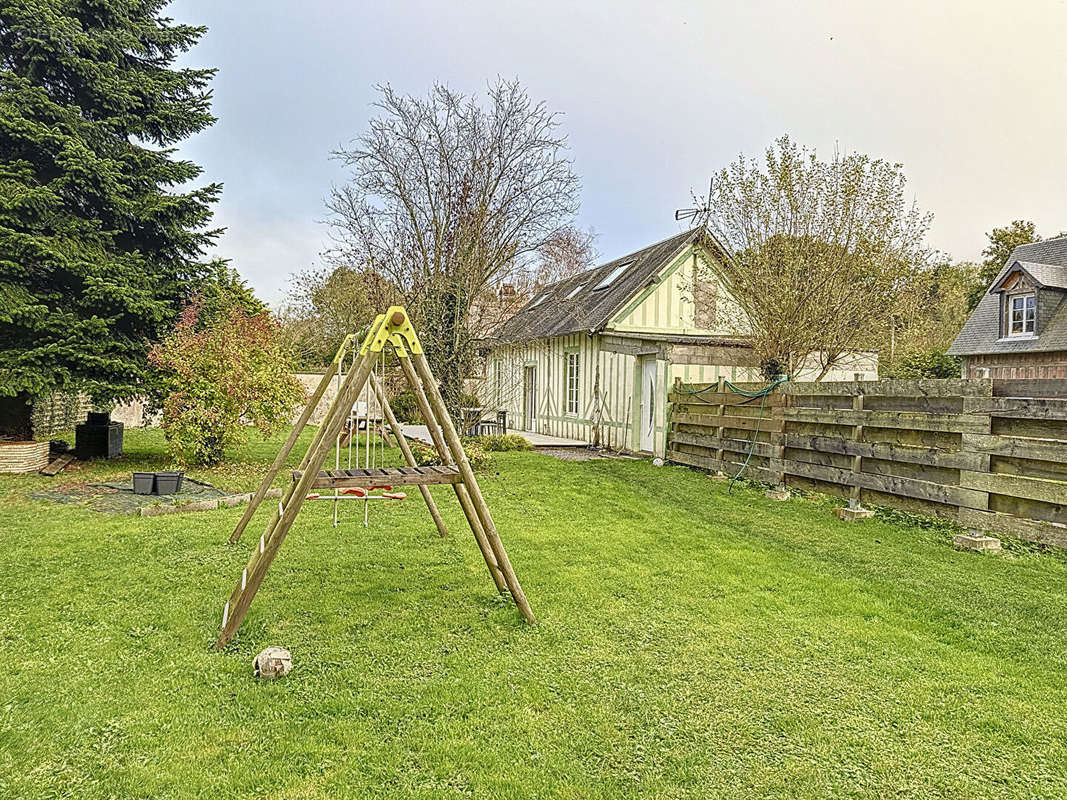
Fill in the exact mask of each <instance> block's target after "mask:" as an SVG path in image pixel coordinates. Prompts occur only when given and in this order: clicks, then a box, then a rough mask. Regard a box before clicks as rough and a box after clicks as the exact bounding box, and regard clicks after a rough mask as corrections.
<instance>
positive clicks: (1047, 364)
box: [948, 236, 1067, 378]
mask: <svg viewBox="0 0 1067 800" xmlns="http://www.w3.org/2000/svg"><path fill="white" fill-rule="evenodd" d="M1065 300H1067V236H1061V237H1058V238H1056V239H1048V240H1046V241H1044V242H1035V243H1033V244H1023V245H1019V246H1018V247H1016V248H1015V249H1014V250H1012V251H1011V256H1010V257H1009V258H1008V261H1007V263H1006V264H1005V265H1004V269H1002V270H1001V271H1000V274H998V275H997V277H996V280H994V281H993V283H992V284H991V285H990V287H989V291H987V292H986V294H985V296H984V297H982V301H981V302H980V303H979V304H978V307H977V308H975V310H974V313H973V314H971V317H970V319H968V320H967V323H966V324H965V325H964V326H963V330H961V331H960V335H959V336H957V337H956V341H955V342H953V343H952V347H950V348H949V349H948V353H949V355H953V356H962V357H963V377H965V378H1067V302H1065Z"/></svg>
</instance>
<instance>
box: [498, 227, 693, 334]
mask: <svg viewBox="0 0 1067 800" xmlns="http://www.w3.org/2000/svg"><path fill="white" fill-rule="evenodd" d="M703 232H704V231H703V229H702V228H693V229H691V230H688V231H685V232H684V233H679V234H677V235H676V236H672V237H670V238H669V239H664V240H663V241H661V242H656V243H655V244H653V245H649V246H648V247H645V248H644V249H642V250H638V251H636V252H634V253H629V254H627V255H625V256H622V257H621V258H616V259H615V260H613V261H609V262H607V263H606V264H601V265H600V266H599V267H594V268H593V269H590V270H586V271H585V272H582V273H579V274H578V275H574V276H572V277H570V278H565V279H563V280H562V281H558V282H557V283H553V284H550V285H549V286H547V287H545V288H544V289H542V290H541V291H540V292H539V293H538V294H536V295H535V296H534V297H533V299H531V300H530V302H529V303H527V304H526V305H525V306H523V307H522V308H521V309H520V310H519V312H518V313H517V314H515V316H513V317H512V318H511V319H509V320H508V321H507V322H505V323H504V324H503V325H501V326H500V328H499V329H498V330H497V331H496V332H495V336H494V338H496V339H499V340H501V341H505V342H523V341H529V340H530V339H542V338H544V337H546V336H562V335H564V334H567V333H575V332H578V331H582V332H589V331H596V330H601V329H602V328H603V327H604V326H605V325H607V324H608V323H609V322H610V321H611V318H612V317H614V316H615V314H617V313H618V312H619V310H620V309H621V308H622V307H623V306H624V305H626V303H628V302H629V301H630V299H631V298H632V297H633V296H634V295H635V294H637V293H638V292H639V291H641V290H642V289H644V288H645V287H646V286H648V285H649V284H650V283H651V282H652V281H653V280H654V279H655V277H656V275H657V274H658V273H659V272H660V270H662V269H663V268H664V267H666V266H668V265H669V264H670V262H671V260H672V259H673V258H674V257H675V256H676V255H678V253H679V252H681V250H682V248H684V247H686V246H688V245H689V244H691V243H692V242H694V241H696V240H697V238H699V237H700V236H701V234H702V233H703ZM628 262H632V263H629V265H628V266H627V268H626V270H625V271H624V272H623V273H622V274H621V275H619V277H617V278H616V279H615V280H614V281H613V282H612V283H611V285H610V286H608V287H607V288H604V289H600V290H596V289H595V288H594V287H595V286H596V285H597V284H598V283H600V281H601V280H603V279H604V277H605V276H607V275H609V274H610V273H611V272H612V270H614V269H615V268H616V267H618V266H621V265H623V264H627V263H628ZM575 289H578V292H577V293H576V294H575V295H574V297H571V298H568V295H570V294H571V292H572V291H574V290H575ZM542 296H543V297H544V298H545V299H544V300H542V301H541V302H537V300H538V298H540V297H542Z"/></svg>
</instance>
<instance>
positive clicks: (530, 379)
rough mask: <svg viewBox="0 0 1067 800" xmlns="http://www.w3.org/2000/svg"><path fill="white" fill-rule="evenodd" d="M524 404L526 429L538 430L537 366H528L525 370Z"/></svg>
mask: <svg viewBox="0 0 1067 800" xmlns="http://www.w3.org/2000/svg"><path fill="white" fill-rule="evenodd" d="M523 378H524V380H523V383H524V384H525V385H524V387H523V398H524V403H523V405H524V406H525V408H524V409H523V410H524V411H525V414H524V416H525V417H526V430H528V431H530V432H534V431H536V430H537V367H526V369H525V370H523Z"/></svg>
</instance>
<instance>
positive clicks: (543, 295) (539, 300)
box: [530, 292, 548, 308]
mask: <svg viewBox="0 0 1067 800" xmlns="http://www.w3.org/2000/svg"><path fill="white" fill-rule="evenodd" d="M546 297H548V292H541V296H540V297H538V298H537V299H536V300H534V301H533V302H532V303H530V308H537V307H538V306H539V305H541V303H542V302H543V301H544V299H545V298H546Z"/></svg>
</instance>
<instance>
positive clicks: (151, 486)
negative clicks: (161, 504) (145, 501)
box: [133, 472, 156, 494]
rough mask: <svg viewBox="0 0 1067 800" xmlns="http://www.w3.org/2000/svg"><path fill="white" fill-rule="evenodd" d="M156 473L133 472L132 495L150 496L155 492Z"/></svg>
mask: <svg viewBox="0 0 1067 800" xmlns="http://www.w3.org/2000/svg"><path fill="white" fill-rule="evenodd" d="M155 484H156V473H154V472H135V473H133V493H134V494H152V492H153V491H154V490H155Z"/></svg>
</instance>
